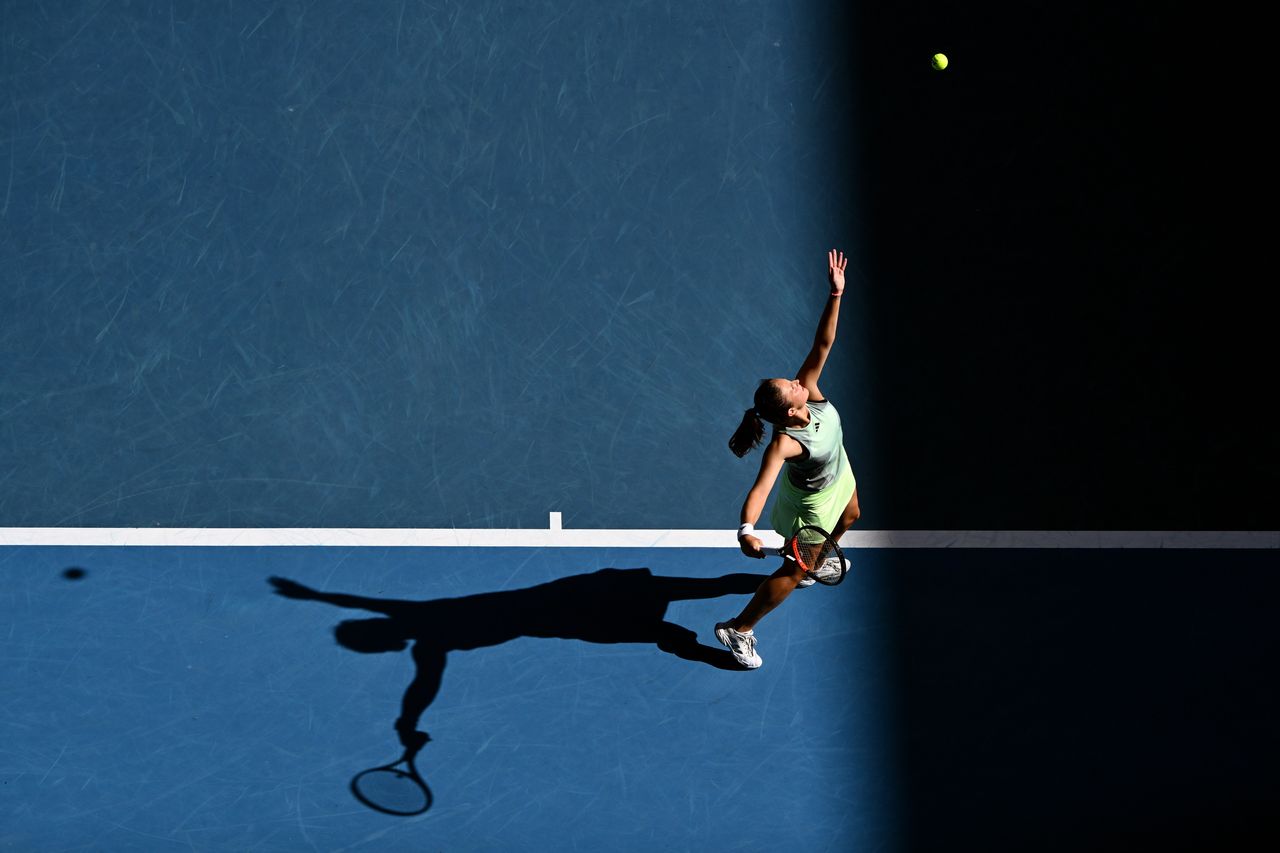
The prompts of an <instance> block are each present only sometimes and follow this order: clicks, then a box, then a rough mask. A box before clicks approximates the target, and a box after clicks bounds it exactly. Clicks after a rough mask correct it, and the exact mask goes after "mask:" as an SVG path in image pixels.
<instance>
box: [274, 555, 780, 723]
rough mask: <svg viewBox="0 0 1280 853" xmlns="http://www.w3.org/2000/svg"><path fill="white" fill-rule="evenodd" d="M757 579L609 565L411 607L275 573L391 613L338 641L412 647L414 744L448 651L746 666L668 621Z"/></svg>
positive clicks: (312, 593)
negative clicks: (653, 656) (521, 647)
mask: <svg viewBox="0 0 1280 853" xmlns="http://www.w3.org/2000/svg"><path fill="white" fill-rule="evenodd" d="M765 577H766V576H765V575H758V574H745V573H739V574H729V575H722V576H720V577H716V578H681V577H655V576H654V575H653V573H652V572H650V571H649V569H647V568H638V569H601V570H599V571H596V572H591V573H589V574H581V575H572V576H570V577H565V578H560V579H558V580H554V581H551V582H549V583H544V584H539V585H537V586H532V587H527V588H525V589H514V590H503V591H500V592H485V593H479V594H477V595H466V596H461V597H459V598H436V599H431V600H429V601H403V600H397V599H390V598H370V597H366V596H360V595H349V594H346V593H340V592H324V591H321V590H316V589H311V588H310V587H306V586H303V585H302V584H299V583H296V582H294V581H291V580H287V579H285V578H279V577H273V578H271V579H270V582H271V584H272V586H274V587H275V590H276V592H277V593H278V594H280V595H282V596H284V597H286V598H293V599H299V600H305V601H320V602H324V603H325V604H332V605H335V606H337V607H346V608H352V609H357V610H367V611H371V612H374V613H379V614H382V615H381V616H378V617H375V618H371V619H348V620H345V621H343V622H341V623H339V624H338V626H337V627H336V628H335V629H334V634H335V636H336V637H337V640H338V643H339V644H340V645H342V646H343V647H345V648H348V649H351V650H352V651H356V652H364V653H372V652H393V651H404V650H405V649H407V648H409V647H410V646H412V650H413V651H412V654H413V660H414V663H415V665H416V670H415V674H414V679H413V682H412V683H411V684H410V685H409V688H408V690H406V691H405V695H404V701H403V703H402V707H401V712H400V717H399V719H398V720H397V722H396V730H397V731H398V732H399V734H400V738H401V742H402V743H404V745H405V746H406V747H408V748H415V747H421V745H422V743H424V742H425V740H426V736H425V735H424V734H423V733H421V732H417V731H415V730H416V728H417V723H418V720H419V718H420V717H421V716H422V713H423V712H424V711H425V710H426V709H427V708H428V707H429V706H430V704H431V702H432V700H434V699H435V696H436V693H437V692H438V691H439V689H440V682H441V678H442V677H443V675H444V667H445V659H446V657H447V655H448V653H449V652H453V651H465V650H468V649H478V648H483V647H485V646H496V645H498V644H500V643H505V642H507V641H508V640H514V639H516V638H517V637H556V638H559V639H564V640H583V641H585V642H589V643H646V644H653V645H654V646H657V648H658V649H660V650H661V651H663V652H666V653H668V654H672V655H675V656H676V657H679V658H683V659H685V660H689V661H696V662H698V663H703V664H707V665H709V666H714V667H717V668H719V669H730V670H737V669H741V667H740V666H739V665H738V664H737V662H735V661H734V659H733V656H732V655H731V654H730V653H729V652H728V651H727V650H726V649H723V648H718V647H716V648H713V647H710V646H705V645H703V644H702V643H699V642H698V637H697V635H696V634H695V633H694V632H693V631H690V630H689V629H688V628H684V627H682V626H680V625H676V624H675V623H673V622H669V621H667V619H666V612H667V607H668V605H670V604H671V602H673V601H685V600H689V599H703V598H718V597H720V596H724V595H748V594H750V593H752V592H754V591H755V589H756V587H758V586H759V585H760V583H761V581H763V580H764V579H765Z"/></svg>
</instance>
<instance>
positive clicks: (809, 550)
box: [794, 536, 835, 571]
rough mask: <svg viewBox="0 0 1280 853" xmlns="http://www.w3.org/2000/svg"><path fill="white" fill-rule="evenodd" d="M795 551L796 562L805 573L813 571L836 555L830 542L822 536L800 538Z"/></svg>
mask: <svg viewBox="0 0 1280 853" xmlns="http://www.w3.org/2000/svg"><path fill="white" fill-rule="evenodd" d="M794 550H795V556H796V561H797V562H798V563H799V564H800V566H801V567H802V568H803V569H804V570H805V571H813V570H814V569H816V568H817V567H818V566H821V565H822V561H823V560H825V559H827V558H828V557H830V556H831V555H832V554H833V553H835V549H834V548H832V547H831V542H830V540H828V539H827V538H826V537H822V536H817V537H800V538H798V539H797V540H796V543H795V546H794Z"/></svg>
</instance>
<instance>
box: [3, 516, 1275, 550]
mask: <svg viewBox="0 0 1280 853" xmlns="http://www.w3.org/2000/svg"><path fill="white" fill-rule="evenodd" d="M550 524H551V526H550V527H549V528H548V529H546V530H538V529H515V530H490V529H484V528H472V529H440V530H431V529H394V528H337V527H334V528H328V527H315V528H311V527H305V528H304V527H191V528H177V527H154V528H152V527H0V546H4V545H27V546H39V545H86V546H130V547H135V546H136V547H155V546H225V547H264V546H267V547H270V546H279V547H326V548H327V547H344V548H361V547H378V548H396V547H410V548H439V547H467V548H477V547H480V548H483V547H491V548H735V547H736V542H735V540H734V534H735V532H736V531H735V530H733V529H724V530H566V529H563V528H562V527H561V526H560V519H559V513H554V514H553V515H552V517H551V519H550ZM757 533H758V534H759V535H760V537H761V539H762V540H764V543H765V544H766V545H771V546H774V547H776V546H778V545H780V544H781V543H782V538H781V537H780V536H778V535H777V534H776V533H773V532H772V531H768V530H762V531H757ZM840 543H841V544H842V545H844V546H845V547H847V548H1091V549H1115V548H1176V549H1190V548H1207V549H1280V531H1176V530H1174V531H1096V530H1095V531H1088V530H854V531H850V532H848V533H846V534H845V535H844V536H842V537H841V539H840Z"/></svg>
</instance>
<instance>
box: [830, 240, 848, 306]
mask: <svg viewBox="0 0 1280 853" xmlns="http://www.w3.org/2000/svg"><path fill="white" fill-rule="evenodd" d="M848 264H849V259H848V258H846V257H845V256H844V252H840V251H837V250H835V249H832V250H831V251H830V252H827V280H828V281H830V282H831V295H832V296H839V295H840V294H842V293H844V268H845V267H846V266H847V265H848Z"/></svg>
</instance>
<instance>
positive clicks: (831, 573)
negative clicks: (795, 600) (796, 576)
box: [799, 555, 849, 587]
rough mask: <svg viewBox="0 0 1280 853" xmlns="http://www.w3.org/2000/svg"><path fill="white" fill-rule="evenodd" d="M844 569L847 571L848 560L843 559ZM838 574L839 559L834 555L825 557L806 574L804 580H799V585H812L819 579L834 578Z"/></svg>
mask: <svg viewBox="0 0 1280 853" xmlns="http://www.w3.org/2000/svg"><path fill="white" fill-rule="evenodd" d="M845 571H849V560H847V558H846V560H845ZM838 576H840V560H838V557H836V556H835V555H832V556H831V557H827V558H826V560H823V561H822V562H820V564H818V567H817V569H814V570H813V571H812V573H809V574H806V575H805V578H804V580H801V581H800V584H799V585H801V587H812V585H813V584H815V583H817V581H819V580H835V579H836V578H838Z"/></svg>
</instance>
